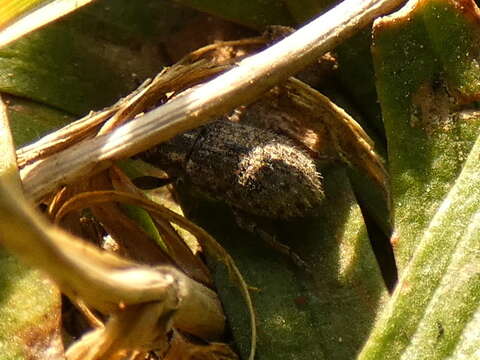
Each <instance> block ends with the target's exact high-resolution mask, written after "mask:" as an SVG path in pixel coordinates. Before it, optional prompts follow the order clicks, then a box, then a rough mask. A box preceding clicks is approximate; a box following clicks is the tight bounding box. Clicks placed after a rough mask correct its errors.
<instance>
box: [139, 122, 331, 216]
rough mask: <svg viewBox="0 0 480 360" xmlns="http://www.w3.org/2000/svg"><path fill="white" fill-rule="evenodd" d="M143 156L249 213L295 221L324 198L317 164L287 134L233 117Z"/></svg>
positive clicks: (171, 173)
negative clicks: (237, 120) (249, 124)
mask: <svg viewBox="0 0 480 360" xmlns="http://www.w3.org/2000/svg"><path fill="white" fill-rule="evenodd" d="M141 158H142V159H143V160H145V161H147V162H150V163H152V164H154V165H156V166H158V167H160V168H162V169H164V170H165V171H167V172H168V173H169V174H170V176H174V177H178V178H180V179H182V180H184V181H188V182H189V183H190V184H191V185H192V186H193V187H194V188H195V189H196V190H199V191H200V192H201V193H203V194H206V195H207V196H208V197H210V198H214V199H217V200H222V201H225V202H226V203H227V204H229V205H230V206H232V207H233V208H236V209H239V210H242V211H245V212H247V213H249V214H253V215H258V216H263V217H268V218H273V219H291V218H297V217H303V216H307V215H309V214H310V213H311V212H312V211H313V210H314V209H315V208H317V207H318V206H319V205H320V204H321V202H322V199H323V198H324V193H323V190H322V183H321V176H320V174H319V173H318V172H317V170H316V167H315V162H314V161H313V159H312V158H311V157H310V156H309V155H307V154H306V153H305V152H304V151H303V150H301V149H300V148H299V147H297V146H295V145H294V143H293V142H292V141H291V140H290V139H289V138H287V137H285V136H281V135H278V134H276V133H273V132H271V131H268V130H264V129H259V128H255V127H252V126H248V125H243V124H240V123H233V122H229V121H215V122H213V123H210V124H207V125H205V126H202V127H200V128H197V129H194V130H192V131H189V132H187V133H184V134H181V135H178V136H176V137H175V138H173V139H171V140H170V141H168V142H165V143H162V144H160V145H158V146H156V147H155V148H153V149H150V150H149V151H147V152H145V153H143V154H142V155H141Z"/></svg>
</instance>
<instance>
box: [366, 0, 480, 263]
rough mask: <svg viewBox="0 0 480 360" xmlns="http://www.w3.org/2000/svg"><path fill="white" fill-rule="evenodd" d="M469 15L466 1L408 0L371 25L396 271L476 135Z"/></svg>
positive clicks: (473, 17) (472, 13)
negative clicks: (392, 223)
mask: <svg viewBox="0 0 480 360" xmlns="http://www.w3.org/2000/svg"><path fill="white" fill-rule="evenodd" d="M460 4H462V7H461V6H460ZM477 14H478V9H477V8H476V6H475V4H474V3H473V1H470V0H468V1H467V0H465V1H459V2H458V1H451V0H448V1H447V0H431V1H427V0H423V1H410V2H409V3H408V4H407V5H406V6H405V8H403V9H402V10H401V11H399V12H398V13H396V14H394V15H392V16H390V17H386V18H384V19H382V20H380V21H377V22H376V23H375V26H374V47H373V54H374V63H375V70H376V77H377V91H378V96H379V100H380V104H381V107H382V113H383V117H384V121H385V128H386V136H387V142H388V154H389V169H390V176H391V187H392V199H393V211H394V214H395V219H394V222H395V235H394V238H393V241H392V243H393V245H394V251H395V254H396V258H397V263H398V266H399V270H400V272H402V271H403V269H404V268H405V267H406V266H407V264H408V262H409V261H410V259H411V257H412V255H413V253H414V250H415V248H416V246H417V244H419V242H420V239H421V237H422V235H423V233H424V231H425V229H426V228H427V227H428V225H429V223H430V221H431V219H432V218H433V216H434V215H435V213H436V211H437V210H438V208H439V206H440V204H441V202H442V201H443V198H444V196H445V195H446V194H447V193H448V191H449V189H450V187H451V186H452V184H453V183H454V181H455V179H456V178H457V176H458V174H459V172H460V170H461V168H462V165H463V162H464V160H465V157H466V155H467V154H468V153H469V151H470V149H471V146H472V144H473V142H474V141H475V139H476V137H477V133H478V128H479V125H480V122H479V119H478V115H477V114H476V113H475V111H473V110H474V109H475V108H476V103H474V102H473V100H475V99H478V98H480V81H479V76H480V72H479V71H478V60H479V59H478V51H477V44H478V39H479V36H480V27H479V23H478V15H477Z"/></svg>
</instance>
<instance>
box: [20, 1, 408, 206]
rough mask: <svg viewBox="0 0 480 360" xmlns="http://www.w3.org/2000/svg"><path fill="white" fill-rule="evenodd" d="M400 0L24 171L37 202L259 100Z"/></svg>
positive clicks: (291, 43)
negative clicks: (234, 109)
mask: <svg viewBox="0 0 480 360" xmlns="http://www.w3.org/2000/svg"><path fill="white" fill-rule="evenodd" d="M402 2H403V1H402V0H369V1H367V0H365V1H357V0H345V1H344V2H342V3H341V4H339V5H337V6H336V7H335V8H333V9H331V10H330V11H328V12H327V13H325V14H324V15H322V16H320V17H319V18H317V19H316V20H314V21H312V22H311V23H309V24H307V25H306V26H304V27H303V28H301V29H299V30H298V31H296V32H294V33H293V34H292V35H290V36H288V37H286V38H285V39H283V40H281V41H279V42H278V43H276V44H275V45H273V46H271V47H269V48H268V49H266V50H264V51H262V52H260V53H258V54H256V55H253V56H251V57H248V58H246V59H244V60H242V61H241V62H240V63H239V64H238V66H236V67H234V68H233V69H231V70H230V71H228V72H226V73H224V74H222V75H220V76H218V77H217V78H215V79H213V80H211V81H209V82H207V83H205V84H202V85H199V86H197V87H195V88H192V89H189V90H187V91H185V92H184V93H182V94H180V95H179V96H177V97H176V98H175V99H173V100H172V101H170V102H168V103H166V104H164V105H162V106H160V107H158V108H156V109H154V110H152V111H150V112H148V113H146V114H145V115H143V116H141V117H138V118H137V119H136V120H135V121H132V122H129V123H127V124H124V125H122V126H121V127H119V128H117V129H115V130H113V131H112V132H110V133H108V134H105V135H103V136H99V137H96V138H94V139H89V140H87V141H84V142H82V143H80V144H77V145H76V146H73V147H71V148H68V149H66V150H64V151H62V152H60V153H58V154H55V155H53V156H51V157H49V158H48V159H45V160H43V161H41V162H38V163H36V164H34V165H32V166H28V167H26V168H24V169H23V170H22V171H21V176H22V180H23V183H24V189H25V193H26V194H27V196H28V197H29V198H31V199H33V200H34V201H39V200H40V199H41V198H42V197H44V196H45V195H47V194H48V193H50V192H52V191H53V190H55V189H56V188H57V187H58V186H59V185H61V184H66V183H70V182H72V181H74V180H76V179H78V178H80V177H82V176H85V175H86V174H91V173H93V172H98V171H100V170H102V169H105V168H106V167H108V166H109V165H110V164H111V162H112V161H113V160H116V159H120V158H125V157H129V156H132V155H134V154H136V153H138V152H141V151H144V150H146V149H148V148H150V147H152V146H154V145H155V144H158V143H160V142H162V141H165V140H168V139H170V138H172V137H173V136H175V135H176V134H179V133H182V132H185V131H187V130H190V129H192V128H194V127H197V126H200V125H202V124H204V123H206V122H208V121H209V120H211V119H212V118H213V117H214V116H218V115H222V114H224V113H226V112H228V111H230V110H231V109H233V108H235V107H237V106H239V105H242V104H247V103H249V102H251V101H253V100H255V99H256V98H257V97H258V96H260V95H261V94H262V93H263V92H265V91H266V90H268V89H269V88H271V87H272V86H274V85H276V84H278V83H280V82H282V81H284V80H286V79H287V78H288V77H289V76H291V75H293V74H295V73H296V72H298V71H299V70H301V69H302V68H304V67H305V66H307V65H308V64H310V63H312V62H313V61H315V60H316V59H317V58H319V57H320V56H321V55H322V54H323V53H325V52H326V51H328V50H331V49H332V48H333V47H334V46H335V45H337V44H338V43H339V42H341V41H342V40H344V39H345V38H346V37H348V36H350V35H352V34H353V33H354V32H355V31H358V30H359V29H360V28H361V27H362V26H364V25H366V24H367V23H369V22H371V21H372V20H373V19H374V18H376V17H377V16H380V15H382V14H384V13H386V12H388V11H390V10H392V9H394V8H395V7H396V6H398V5H399V4H401V3H402Z"/></svg>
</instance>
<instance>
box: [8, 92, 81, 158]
mask: <svg viewBox="0 0 480 360" xmlns="http://www.w3.org/2000/svg"><path fill="white" fill-rule="evenodd" d="M3 97H4V99H5V100H6V102H7V110H8V116H9V118H10V128H11V130H12V135H13V139H14V141H15V146H16V148H17V149H18V148H19V147H21V146H23V145H26V144H28V143H30V142H32V141H34V140H36V139H39V138H40V137H42V136H43V135H46V134H48V133H49V132H50V131H52V130H55V129H59V128H61V127H62V126H64V125H66V124H68V123H69V122H70V121H72V120H74V118H73V117H71V116H69V115H67V114H65V113H64V112H62V111H58V110H55V109H52V108H50V107H48V106H45V105H41V104H38V103H36V102H33V101H28V100H25V99H22V98H18V97H16V96H3Z"/></svg>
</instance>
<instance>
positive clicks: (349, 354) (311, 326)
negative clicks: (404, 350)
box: [187, 168, 388, 360]
mask: <svg viewBox="0 0 480 360" xmlns="http://www.w3.org/2000/svg"><path fill="white" fill-rule="evenodd" d="M325 183H326V184H325V187H326V194H327V200H326V203H325V204H324V206H323V207H322V209H321V210H320V211H319V213H318V215H316V216H315V217H313V218H310V219H304V220H301V221H296V222H293V223H285V224H277V226H278V228H277V231H278V235H279V240H281V241H283V242H284V243H285V244H287V245H289V246H290V247H291V249H292V250H293V251H294V252H296V253H297V254H298V255H299V256H300V257H301V258H302V259H303V260H304V261H305V262H306V263H307V265H308V267H309V270H310V273H306V272H305V271H303V270H302V269H301V268H299V267H298V266H296V265H294V263H293V261H292V259H289V258H286V257H285V256H284V255H281V254H279V253H278V252H276V251H275V250H272V249H271V248H269V247H267V246H266V245H265V244H264V243H263V242H262V240H261V239H260V238H259V237H258V236H257V235H255V234H251V233H246V232H245V231H242V230H239V229H238V227H236V226H235V224H234V222H233V219H231V218H230V220H228V215H225V214H227V213H229V212H228V211H226V210H225V209H224V208H219V207H218V205H217V206H214V205H212V204H210V205H208V207H207V205H206V204H204V203H202V205H200V204H199V203H195V204H193V205H192V203H190V206H189V208H190V210H189V211H188V212H187V213H189V215H190V217H191V218H193V220H194V221H198V223H199V224H200V225H202V226H204V227H205V228H206V229H207V230H208V231H209V232H211V233H212V235H214V236H215V237H216V238H217V240H218V241H219V242H221V243H222V245H224V246H225V248H226V249H227V251H228V252H229V253H230V254H231V255H232V257H233V258H234V260H235V262H236V263H237V265H238V267H239V269H240V271H241V272H242V274H243V275H244V277H245V280H246V281H247V284H248V285H249V286H252V287H253V289H252V290H251V296H252V299H253V302H254V308H255V312H256V315H257V321H258V342H257V354H258V355H257V356H258V358H259V359H276V360H282V359H333V358H334V359H345V360H347V359H352V358H354V357H355V356H356V354H357V353H358V352H359V350H360V349H361V347H362V345H363V343H364V342H365V340H366V337H367V336H368V333H369V331H370V329H371V327H372V325H373V323H374V320H375V318H376V314H377V312H378V311H379V309H381V308H382V306H383V304H384V303H385V301H386V300H387V299H388V294H387V292H386V290H385V286H384V283H383V279H382V277H381V274H380V271H379V269H378V266H377V264H376V261H375V257H374V256H373V253H372V251H371V248H370V243H369V241H368V236H367V233H366V230H365V226H364V224H363V218H362V216H361V213H360V209H359V208H358V206H357V205H356V203H355V201H354V197H353V194H352V193H351V189H350V185H349V183H348V180H347V177H346V175H345V171H344V170H343V169H335V168H332V169H328V171H327V174H325ZM190 201H191V199H190ZM259 226H261V223H260V225H259ZM211 265H212V267H213V272H214V274H215V277H216V284H217V288H218V291H219V294H220V296H221V298H222V301H223V304H224V307H225V311H226V313H227V316H228V319H229V323H230V324H231V327H232V332H233V336H234V339H235V341H236V344H237V345H238V347H239V349H240V350H241V354H242V355H243V358H245V359H246V356H247V354H248V349H249V344H250V329H249V322H248V314H247V312H246V310H245V304H244V302H243V300H242V297H241V295H240V293H239V291H238V290H237V289H236V286H235V284H234V283H233V282H232V278H231V277H230V276H229V274H228V272H227V271H226V270H225V269H224V266H223V265H222V264H211Z"/></svg>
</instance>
